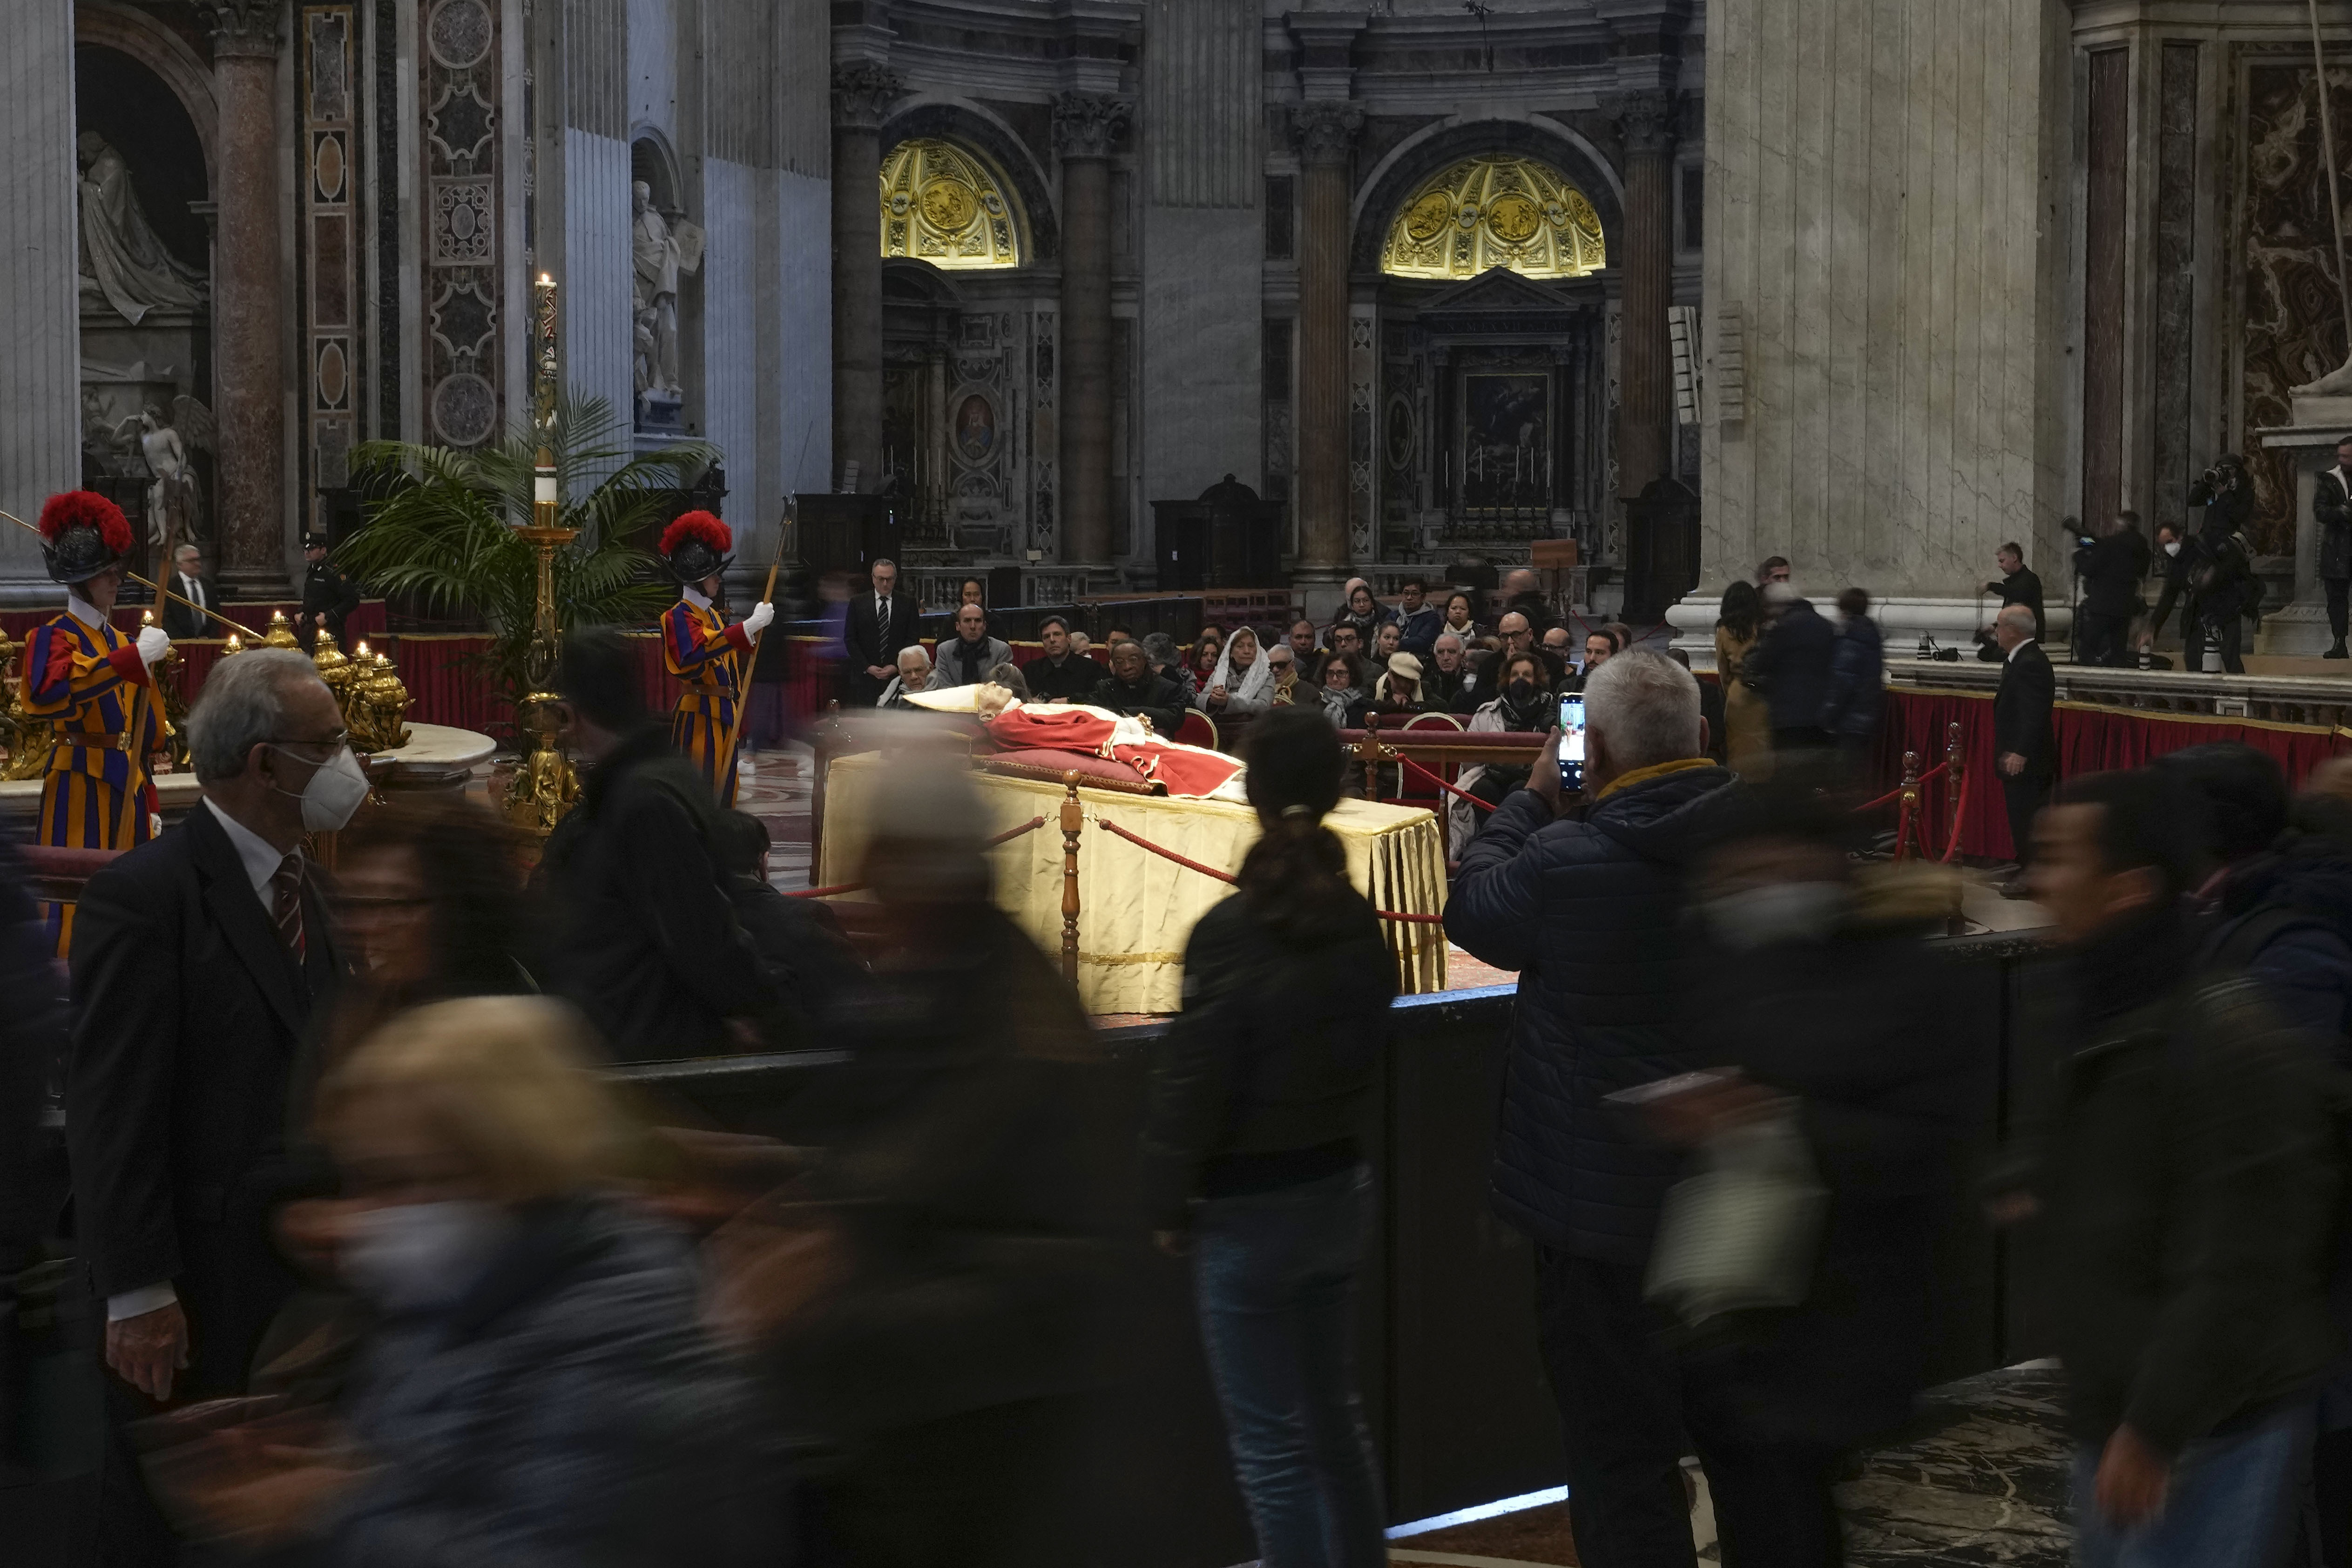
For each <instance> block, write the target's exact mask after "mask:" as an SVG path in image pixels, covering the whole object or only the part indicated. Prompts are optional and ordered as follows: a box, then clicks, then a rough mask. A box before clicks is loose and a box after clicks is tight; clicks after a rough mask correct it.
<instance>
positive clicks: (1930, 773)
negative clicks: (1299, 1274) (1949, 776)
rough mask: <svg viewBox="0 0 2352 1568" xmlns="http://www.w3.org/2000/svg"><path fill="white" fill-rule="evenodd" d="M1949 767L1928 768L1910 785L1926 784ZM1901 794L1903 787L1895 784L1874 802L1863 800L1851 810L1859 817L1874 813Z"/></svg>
mask: <svg viewBox="0 0 2352 1568" xmlns="http://www.w3.org/2000/svg"><path fill="white" fill-rule="evenodd" d="M1951 765H1952V764H1951V763H1937V764H1936V765H1935V766H1934V767H1932V768H1929V769H1928V770H1927V772H1926V773H1921V774H1920V775H1919V776H1918V777H1917V778H1916V779H1914V780H1913V781H1912V783H1913V784H1926V783H1927V781H1928V780H1929V779H1931V778H1934V777H1935V776H1936V775H1937V773H1942V772H1943V771H1944V770H1945V769H1946V768H1948V767H1950V766H1951ZM1902 793H1903V786H1902V785H1901V784H1896V785H1895V787H1894V788H1893V789H1891V790H1888V791H1887V792H1886V793H1885V795H1880V796H1879V797H1878V798H1877V799H1876V800H1865V801H1864V802H1863V803H1862V804H1861V805H1857V806H1855V807H1854V808H1853V811H1854V815H1855V816H1861V815H1862V814H1863V813H1864V812H1865V811H1875V810H1876V809H1877V808H1878V807H1880V806H1882V805H1885V804H1886V803H1887V802H1888V801H1890V800H1893V799H1894V798H1895V796H1897V795H1901V794H1902Z"/></svg>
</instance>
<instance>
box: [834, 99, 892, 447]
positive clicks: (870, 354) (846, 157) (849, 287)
mask: <svg viewBox="0 0 2352 1568" xmlns="http://www.w3.org/2000/svg"><path fill="white" fill-rule="evenodd" d="M903 91H905V84H904V83H903V82H902V81H900V80H899V79H898V75H897V74H896V73H895V72H892V71H887V70H885V69H883V68H881V67H879V66H872V65H853V66H842V67H839V68H836V69H835V71H834V73H833V479H832V482H833V483H834V484H835V485H836V486H837V485H839V484H840V483H841V479H842V476H843V474H845V472H847V471H848V468H849V465H850V464H852V463H856V465H857V488H858V489H861V490H868V491H870V490H872V489H874V487H875V486H876V485H877V484H879V483H880V482H881V479H882V207H881V200H882V198H881V187H880V185H879V184H877V182H878V180H879V179H880V176H881V170H882V122H883V121H884V120H886V119H887V118H888V117H889V113H890V105H891V104H892V103H893V102H895V101H897V100H898V96H899V94H900V93H902V92H903Z"/></svg>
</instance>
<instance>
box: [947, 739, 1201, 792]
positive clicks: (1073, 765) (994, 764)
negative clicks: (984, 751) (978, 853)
mask: <svg viewBox="0 0 2352 1568" xmlns="http://www.w3.org/2000/svg"><path fill="white" fill-rule="evenodd" d="M978 761H979V763H980V765H981V766H982V768H985V769H988V770H990V771H991V772H998V771H1001V772H1003V773H1013V774H1017V775H1019V776H1021V777H1024V778H1042V777H1050V778H1053V779H1055V780H1058V779H1060V777H1061V776H1062V775H1063V774H1064V773H1078V774H1080V775H1082V776H1083V777H1084V779H1085V781H1086V782H1087V784H1088V785H1089V786H1090V787H1100V788H1104V789H1120V790H1126V791H1127V792H1129V794H1132V795H1158V794H1159V793H1160V786H1159V785H1158V784H1150V783H1147V782H1146V781H1145V780H1144V779H1143V777H1142V776H1141V775H1140V774H1139V773H1137V772H1136V771H1135V770H1134V769H1133V768H1130V767H1129V766H1128V765H1127V764H1126V763H1122V762H1118V761H1116V760H1115V759H1113V758H1110V757H1090V756H1087V755H1085V754H1084V753H1082V752H1056V751H1053V750H1050V749H1048V748H1045V747H1042V746H1041V747H1034V748H1031V749H1028V750H1024V751H1017V752H992V753H990V754H989V755H986V756H983V757H981V758H979V759H978Z"/></svg>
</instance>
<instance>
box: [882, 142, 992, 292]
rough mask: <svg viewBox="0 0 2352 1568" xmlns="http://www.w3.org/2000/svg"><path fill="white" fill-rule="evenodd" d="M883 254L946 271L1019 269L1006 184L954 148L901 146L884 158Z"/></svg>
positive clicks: (974, 157) (965, 152)
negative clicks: (1005, 188) (927, 263)
mask: <svg viewBox="0 0 2352 1568" xmlns="http://www.w3.org/2000/svg"><path fill="white" fill-rule="evenodd" d="M882 254H883V256H884V257H885V258H889V257H908V258H912V259H914V260H917V261H928V262H929V263H930V264H931V265H932V266H934V267H938V268H945V269H948V270H960V269H966V268H981V267H1018V266H1020V265H1021V230H1020V225H1019V224H1018V223H1016V222H1015V221H1014V219H1013V207H1012V204H1011V202H1010V201H1008V200H1007V199H1006V197H1005V195H1004V182H1003V180H1001V179H999V178H998V177H997V174H996V172H995V171H994V170H993V169H992V168H990V167H989V166H988V164H987V163H983V162H982V160H981V158H980V157H979V155H978V154H977V153H972V152H971V151H969V150H968V149H966V148H962V147H958V146H956V145H954V144H953V143H951V142H938V141H933V140H931V139H929V138H927V137H918V138H916V139H915V140H913V141H908V142H899V143H898V145H897V146H896V147H893V148H891V149H890V151H889V153H888V154H887V156H886V157H884V158H883V160H882Z"/></svg>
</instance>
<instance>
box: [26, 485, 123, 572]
mask: <svg viewBox="0 0 2352 1568" xmlns="http://www.w3.org/2000/svg"><path fill="white" fill-rule="evenodd" d="M40 526H41V564H42V565H44V566H46V567H47V568H48V573H49V577H50V580H51V581H53V582H58V583H65V584H76V583H87V582H89V580H90V579H91V578H92V577H95V576H97V575H99V574H100V573H102V572H109V571H111V570H113V569H114V568H115V567H117V566H120V565H121V564H123V563H124V562H125V561H126V560H127V559H128V558H129V557H130V554H131V521H130V519H128V518H126V517H124V516H123V515H122V509H121V507H119V506H117V505H115V504H114V503H113V502H112V501H110V500H107V499H106V498H105V497H104V496H102V495H100V494H99V493H98V492H97V491H95V490H67V491H65V492H63V493H62V494H59V495H53V496H51V497H50V498H49V499H48V500H47V501H45V502H43V503H42V505H41V525H40Z"/></svg>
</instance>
